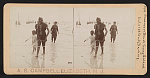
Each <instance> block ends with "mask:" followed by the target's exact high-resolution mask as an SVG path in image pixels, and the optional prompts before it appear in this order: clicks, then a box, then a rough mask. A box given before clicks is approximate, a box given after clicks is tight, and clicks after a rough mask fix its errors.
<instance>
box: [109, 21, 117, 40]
mask: <svg viewBox="0 0 150 78" xmlns="http://www.w3.org/2000/svg"><path fill="white" fill-rule="evenodd" d="M116 32H117V34H118V29H117V25H116V22H114V23H113V25H112V26H111V27H110V34H111V42H112V41H113V43H114V42H115V39H116Z"/></svg>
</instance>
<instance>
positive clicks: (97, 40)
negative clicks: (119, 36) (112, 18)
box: [32, 17, 118, 57]
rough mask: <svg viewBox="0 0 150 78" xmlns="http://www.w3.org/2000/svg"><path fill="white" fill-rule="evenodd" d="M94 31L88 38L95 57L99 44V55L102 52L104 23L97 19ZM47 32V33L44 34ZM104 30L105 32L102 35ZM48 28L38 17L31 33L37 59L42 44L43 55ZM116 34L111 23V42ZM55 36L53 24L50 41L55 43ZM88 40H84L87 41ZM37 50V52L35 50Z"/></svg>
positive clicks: (56, 27) (55, 27)
mask: <svg viewBox="0 0 150 78" xmlns="http://www.w3.org/2000/svg"><path fill="white" fill-rule="evenodd" d="M94 29H95V31H93V30H91V31H90V34H91V36H90V37H89V38H88V39H90V40H91V42H90V44H91V53H92V52H95V55H94V56H95V57H96V55H97V51H98V48H99V44H100V47H101V51H102V52H101V54H103V53H104V52H103V50H104V41H105V37H106V35H107V32H108V31H107V28H106V25H105V24H104V23H102V22H101V19H100V18H98V17H97V19H96V24H95V25H94ZM46 30H47V33H46ZM104 30H105V31H106V32H105V33H104ZM49 32H50V30H49V28H48V25H47V24H46V23H44V22H43V18H41V17H39V19H38V22H37V24H36V25H35V30H33V31H32V45H33V52H35V51H37V54H36V57H38V54H39V50H40V46H41V44H42V47H43V54H45V43H46V41H47V37H48V35H49ZM116 32H117V33H118V30H117V26H116V22H113V25H112V26H111V27H110V34H111V42H113V43H114V42H115V39H116ZM57 34H59V31H58V26H57V22H56V21H55V22H54V25H52V27H51V41H52V42H54V43H55V42H56V38H57ZM88 39H86V40H84V42H85V41H87V40H88ZM36 49H37V50H36Z"/></svg>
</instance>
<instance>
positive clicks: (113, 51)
mask: <svg viewBox="0 0 150 78" xmlns="http://www.w3.org/2000/svg"><path fill="white" fill-rule="evenodd" d="M110 50H111V53H110V56H111V57H110V61H111V62H112V63H114V61H115V58H116V54H115V50H116V49H115V44H114V43H111V49H110Z"/></svg>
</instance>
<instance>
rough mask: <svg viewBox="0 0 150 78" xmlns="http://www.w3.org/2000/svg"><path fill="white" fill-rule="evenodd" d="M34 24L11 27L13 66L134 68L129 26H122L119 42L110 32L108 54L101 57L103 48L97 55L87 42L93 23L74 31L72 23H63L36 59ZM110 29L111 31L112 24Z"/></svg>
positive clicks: (76, 28)
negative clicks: (33, 45)
mask: <svg viewBox="0 0 150 78" xmlns="http://www.w3.org/2000/svg"><path fill="white" fill-rule="evenodd" d="M34 25H35V24H24V25H20V26H16V25H14V26H13V27H11V33H10V34H11V39H10V42H11V43H10V49H11V50H10V66H11V67H12V68H100V69H114V68H115V69H116V68H118V69H120V68H121V69H126V68H134V49H133V48H134V47H133V45H132V44H133V41H132V40H133V35H132V34H131V33H132V32H131V30H132V29H130V28H129V27H125V26H122V28H121V27H119V28H118V30H119V34H118V35H117V38H116V41H115V43H111V42H110V34H109V33H110V32H108V34H107V36H106V39H105V43H104V54H103V55H102V56H100V53H101V49H100V48H99V50H98V55H97V57H96V58H94V57H93V54H91V55H90V50H91V49H90V45H89V42H90V41H87V42H83V41H84V40H85V39H87V38H88V37H89V36H90V30H93V25H82V26H75V27H74V33H72V29H73V26H72V25H71V24H67V25H65V24H62V25H61V24H60V25H58V26H59V34H58V37H57V40H56V43H52V42H51V34H49V36H48V39H47V43H46V54H45V55H42V47H41V48H40V53H39V57H38V58H36V57H35V55H36V52H34V53H32V43H31V38H30V37H31V35H32V33H31V31H32V30H33V29H34ZM50 27H51V25H49V28H50ZM107 29H108V30H109V26H107ZM124 29H126V30H124ZM27 39H28V40H27ZM25 40H27V41H26V42H25Z"/></svg>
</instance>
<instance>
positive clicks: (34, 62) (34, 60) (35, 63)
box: [31, 56, 40, 68]
mask: <svg viewBox="0 0 150 78" xmlns="http://www.w3.org/2000/svg"><path fill="white" fill-rule="evenodd" d="M31 67H32V68H40V64H39V59H38V58H37V57H35V56H32V58H31Z"/></svg>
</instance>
